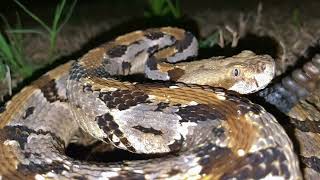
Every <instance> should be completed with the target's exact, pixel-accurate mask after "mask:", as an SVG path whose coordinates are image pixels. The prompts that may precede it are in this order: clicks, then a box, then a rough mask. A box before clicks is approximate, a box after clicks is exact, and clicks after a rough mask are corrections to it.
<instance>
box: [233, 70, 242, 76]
mask: <svg viewBox="0 0 320 180" xmlns="http://www.w3.org/2000/svg"><path fill="white" fill-rule="evenodd" d="M232 75H233V76H234V77H238V76H240V69H238V68H234V69H233V70H232Z"/></svg>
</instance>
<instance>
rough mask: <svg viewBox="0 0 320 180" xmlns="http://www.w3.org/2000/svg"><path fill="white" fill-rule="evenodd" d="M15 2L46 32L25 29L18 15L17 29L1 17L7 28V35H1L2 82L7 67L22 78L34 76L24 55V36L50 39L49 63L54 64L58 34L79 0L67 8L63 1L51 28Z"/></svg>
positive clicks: (56, 11)
mask: <svg viewBox="0 0 320 180" xmlns="http://www.w3.org/2000/svg"><path fill="white" fill-rule="evenodd" d="M14 2H15V3H16V4H17V5H18V6H19V7H20V8H21V9H22V10H23V11H24V12H25V13H26V14H28V15H29V16H30V17H32V18H33V19H34V20H35V21H36V22H38V23H39V24H40V25H41V26H42V28H44V30H45V31H39V30H37V29H26V28H23V27H22V25H21V21H20V18H19V15H17V19H18V20H17V22H18V23H17V25H16V26H15V27H11V26H10V25H9V23H8V22H7V20H6V18H5V17H3V16H1V17H2V19H3V21H4V22H5V25H6V26H5V31H4V32H5V33H0V80H2V79H3V78H4V77H5V74H6V73H7V68H6V67H9V69H10V70H11V72H13V73H15V74H17V75H20V76H22V77H27V76H29V75H31V74H32V72H33V70H34V69H33V68H32V67H31V66H30V65H28V64H27V62H28V58H27V57H26V56H25V55H24V49H23V35H24V34H26V33H36V34H39V35H41V36H45V37H48V39H49V42H50V46H49V50H48V61H47V62H52V60H53V59H54V58H55V52H56V42H57V37H58V34H59V32H60V31H61V29H62V27H63V26H64V25H65V24H66V23H67V21H68V20H69V19H70V17H71V14H72V12H73V9H74V7H75V5H76V3H77V0H74V1H73V2H72V3H71V4H70V5H69V6H67V3H66V0H61V1H60V3H59V4H57V6H56V9H55V11H54V15H53V20H52V24H51V26H50V25H48V24H46V23H45V22H44V21H43V20H41V19H40V18H39V17H38V16H36V15H35V14H34V13H32V12H31V11H30V10H29V9H28V8H26V7H25V6H24V5H23V4H21V3H20V2H19V1H18V0H14Z"/></svg>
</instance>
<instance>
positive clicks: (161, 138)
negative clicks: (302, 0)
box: [0, 27, 301, 179]
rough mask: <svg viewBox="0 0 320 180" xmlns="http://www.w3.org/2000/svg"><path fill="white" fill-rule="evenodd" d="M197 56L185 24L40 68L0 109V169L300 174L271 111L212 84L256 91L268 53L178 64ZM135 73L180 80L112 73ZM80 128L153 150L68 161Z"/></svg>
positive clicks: (82, 175)
mask: <svg viewBox="0 0 320 180" xmlns="http://www.w3.org/2000/svg"><path fill="white" fill-rule="evenodd" d="M196 55H197V40H196V39H195V38H194V36H193V35H192V34H191V33H190V32H186V31H184V30H182V29H178V28H171V27H165V28H159V29H148V30H145V31H135V32H132V33H129V34H126V35H123V36H119V37H117V38H116V39H115V40H113V41H111V42H108V43H106V44H103V45H101V46H100V47H98V48H95V49H93V50H91V51H89V52H88V53H87V54H85V55H84V56H83V57H82V58H80V59H79V60H78V61H76V62H70V63H67V64H64V65H62V66H59V67H57V68H55V69H54V70H52V71H50V72H48V73H47V74H45V75H44V76H42V77H41V78H39V79H38V80H37V81H35V82H34V83H32V84H31V85H29V86H27V87H25V88H24V89H22V90H21V92H20V93H18V94H17V95H16V96H14V97H13V98H12V100H11V101H9V102H8V103H7V104H6V106H5V107H4V108H3V112H2V113H1V114H0V118H1V121H0V128H1V129H0V155H1V156H0V177H1V178H2V179H25V178H29V179H34V178H36V179H45V178H49V179H50V178H52V179H98V178H102V179H107V178H109V179H116V178H131V179H187V178H189V179H230V178H232V177H234V178H238V179H249V178H253V179H259V178H271V177H283V178H285V179H299V178H300V177H301V173H300V170H299V165H298V160H297V158H296V156H295V154H294V152H293V147H292V143H291V141H290V140H289V138H288V136H287V135H286V134H285V132H284V130H283V129H282V127H281V126H280V125H279V124H278V123H277V122H276V120H275V118H274V117H273V116H272V115H271V114H269V113H268V112H266V111H265V110H264V109H263V108H262V107H261V106H259V105H256V104H253V103H251V102H250V101H248V100H247V99H245V98H243V97H240V96H239V95H238V94H237V93H234V92H232V91H226V90H224V89H222V88H215V87H212V86H221V87H224V88H226V89H231V90H237V91H239V92H240V93H250V92H254V91H257V90H259V89H261V88H263V87H265V86H266V85H267V84H268V82H269V81H270V80H271V79H272V78H273V75H274V62H273V60H272V58H271V57H270V56H267V55H264V56H263V55H255V54H254V53H252V52H250V51H243V52H242V53H240V54H239V55H236V56H233V57H230V58H211V59H206V60H201V61H199V62H189V63H178V61H182V60H185V59H188V58H191V57H194V56H196ZM140 73H142V74H144V75H145V76H146V77H148V78H150V79H154V80H165V81H167V80H169V81H181V83H171V82H161V83H160V82H157V83H149V84H148V83H137V82H124V81H120V80H119V79H122V78H120V77H119V76H125V75H132V74H140ZM205 75H206V76H207V77H206V76H205ZM203 77H205V78H203ZM183 82H184V83H183ZM186 83H188V84H186ZM195 84H200V85H195ZM79 127H81V128H82V129H83V130H84V131H86V132H87V133H89V134H91V135H92V136H93V137H95V138H97V139H99V140H101V141H104V142H106V143H109V144H111V145H113V146H115V147H117V148H121V149H125V150H128V151H131V152H134V153H144V154H162V155H161V156H160V157H158V158H152V159H148V160H140V161H125V162H119V163H102V164H101V163H94V162H82V161H77V160H74V159H72V158H70V157H68V156H66V155H65V153H64V150H65V147H66V146H67V145H68V144H69V143H70V142H71V141H72V140H73V139H74V138H73V137H74V136H75V135H76V134H77V133H78V131H79Z"/></svg>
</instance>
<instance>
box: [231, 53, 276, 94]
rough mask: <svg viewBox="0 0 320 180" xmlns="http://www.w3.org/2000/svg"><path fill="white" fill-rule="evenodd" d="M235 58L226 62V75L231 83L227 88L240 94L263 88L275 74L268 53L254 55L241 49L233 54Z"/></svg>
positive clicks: (273, 65)
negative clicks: (238, 52)
mask: <svg viewBox="0 0 320 180" xmlns="http://www.w3.org/2000/svg"><path fill="white" fill-rule="evenodd" d="M233 58H235V59H236V60H235V61H234V62H230V63H229V64H228V66H226V67H228V68H227V72H226V73H229V75H228V74H226V76H227V77H228V76H229V78H230V79H231V81H232V82H233V84H232V85H231V86H229V87H228V88H227V89H229V90H233V91H237V92H239V93H240V94H248V93H254V92H256V91H259V90H261V89H263V88H265V87H266V86H267V85H268V84H269V83H270V81H271V80H272V79H273V77H274V75H275V62H274V60H273V59H272V58H271V57H270V56H269V55H256V54H254V53H253V52H251V51H242V52H241V53H240V54H238V55H236V56H233Z"/></svg>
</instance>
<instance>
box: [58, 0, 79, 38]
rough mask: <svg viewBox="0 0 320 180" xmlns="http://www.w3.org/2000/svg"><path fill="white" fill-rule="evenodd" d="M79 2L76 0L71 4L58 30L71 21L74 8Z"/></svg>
mask: <svg viewBox="0 0 320 180" xmlns="http://www.w3.org/2000/svg"><path fill="white" fill-rule="evenodd" d="M76 4H77V0H74V1H73V2H72V4H71V6H70V8H69V9H68V11H67V12H68V13H67V15H66V16H65V18H64V19H63V20H62V23H61V24H60V25H59V27H58V29H57V32H60V30H61V29H62V27H63V26H64V25H65V24H66V23H67V22H68V21H69V19H70V17H71V15H72V13H73V10H74V7H75V6H76Z"/></svg>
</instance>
